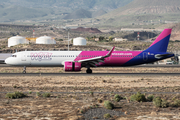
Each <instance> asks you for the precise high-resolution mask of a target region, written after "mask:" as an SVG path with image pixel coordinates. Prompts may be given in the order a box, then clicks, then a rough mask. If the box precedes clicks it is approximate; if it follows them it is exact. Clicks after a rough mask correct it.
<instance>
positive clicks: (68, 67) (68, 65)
mask: <svg viewBox="0 0 180 120" xmlns="http://www.w3.org/2000/svg"><path fill="white" fill-rule="evenodd" d="M64 71H81V63H78V62H65V63H64Z"/></svg>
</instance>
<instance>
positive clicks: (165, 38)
mask: <svg viewBox="0 0 180 120" xmlns="http://www.w3.org/2000/svg"><path fill="white" fill-rule="evenodd" d="M171 31H172V29H164V31H163V32H162V33H161V34H160V35H159V36H158V37H157V39H156V40H155V41H154V42H153V43H152V45H151V46H150V47H149V48H148V49H147V50H145V51H149V52H166V51H167V47H168V44H169V39H170V36H171Z"/></svg>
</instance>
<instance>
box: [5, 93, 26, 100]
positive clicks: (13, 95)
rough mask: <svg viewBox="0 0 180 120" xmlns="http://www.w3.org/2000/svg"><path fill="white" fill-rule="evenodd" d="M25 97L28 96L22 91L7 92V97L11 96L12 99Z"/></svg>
mask: <svg viewBox="0 0 180 120" xmlns="http://www.w3.org/2000/svg"><path fill="white" fill-rule="evenodd" d="M23 97H27V95H25V94H24V93H21V92H14V93H7V94H6V98H10V99H18V98H23Z"/></svg>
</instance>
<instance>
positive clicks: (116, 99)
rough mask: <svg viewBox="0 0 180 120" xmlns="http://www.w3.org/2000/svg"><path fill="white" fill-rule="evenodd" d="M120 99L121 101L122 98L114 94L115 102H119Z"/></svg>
mask: <svg viewBox="0 0 180 120" xmlns="http://www.w3.org/2000/svg"><path fill="white" fill-rule="evenodd" d="M121 99H122V97H121V96H119V95H118V94H116V95H115V96H114V100H115V101H116V102H119V101H120V100H121Z"/></svg>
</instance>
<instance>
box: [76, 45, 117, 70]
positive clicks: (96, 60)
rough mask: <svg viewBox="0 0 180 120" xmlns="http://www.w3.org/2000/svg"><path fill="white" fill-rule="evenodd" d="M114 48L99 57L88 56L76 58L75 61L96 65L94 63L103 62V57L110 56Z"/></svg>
mask: <svg viewBox="0 0 180 120" xmlns="http://www.w3.org/2000/svg"><path fill="white" fill-rule="evenodd" d="M114 48H115V46H114V47H113V48H112V49H111V50H110V51H109V53H108V54H106V55H105V56H99V57H94V58H90V59H84V60H78V61H75V62H79V63H86V64H89V65H91V66H93V67H97V66H96V65H100V64H99V63H100V62H104V60H105V58H107V57H109V56H111V54H112V52H113V51H114Z"/></svg>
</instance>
